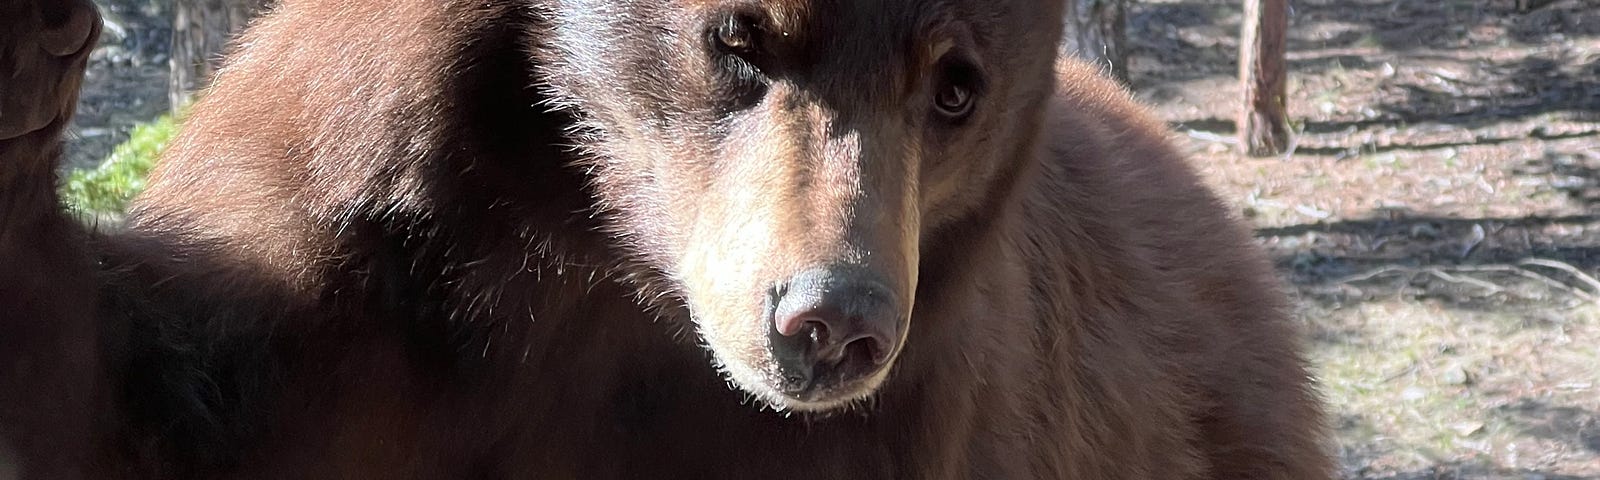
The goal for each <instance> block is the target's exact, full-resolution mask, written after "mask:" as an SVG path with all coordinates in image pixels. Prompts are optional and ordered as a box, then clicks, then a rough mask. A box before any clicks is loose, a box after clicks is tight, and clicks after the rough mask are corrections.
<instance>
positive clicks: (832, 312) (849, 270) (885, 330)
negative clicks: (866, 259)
mask: <svg viewBox="0 0 1600 480" xmlns="http://www.w3.org/2000/svg"><path fill="white" fill-rule="evenodd" d="M780 292H781V293H778V294H777V296H776V297H775V300H776V303H775V304H773V307H772V310H771V313H772V315H773V318H772V320H771V321H772V324H771V325H772V327H773V328H772V330H771V335H769V337H768V339H769V341H770V342H771V343H770V345H771V349H772V350H771V353H772V355H773V358H774V359H775V360H776V361H777V366H778V368H779V369H780V371H781V372H782V373H783V375H784V377H780V378H785V379H787V378H788V377H789V376H794V375H798V376H801V377H805V381H803V382H795V381H792V380H790V381H788V383H789V385H788V387H789V388H791V389H794V388H797V389H798V390H791V391H792V392H794V393H799V392H803V391H810V390H826V389H829V388H833V387H837V386H842V385H844V384H848V383H851V382H854V381H857V380H860V379H863V378H868V377H870V376H872V375H873V374H874V373H875V372H877V371H878V370H879V369H880V368H882V367H883V366H884V365H886V364H888V363H889V359H890V357H891V356H893V355H894V351H895V350H896V348H895V347H896V345H895V343H896V342H897V341H898V339H899V338H900V337H901V335H900V334H899V332H900V330H901V329H902V328H904V325H903V323H904V321H905V318H904V316H903V315H902V312H901V309H900V304H899V302H898V301H897V299H896V295H895V294H894V293H893V290H890V289H889V288H888V287H887V285H886V284H885V283H884V282H882V281H881V277H879V276H878V275H876V274H875V273H874V272H872V271H870V270H868V269H865V268H860V267H846V268H830V269H818V270H813V271H809V272H806V273H803V274H800V275H797V276H795V277H794V278H793V279H791V280H790V281H789V282H788V283H787V284H786V285H785V288H783V289H781V290H780Z"/></svg>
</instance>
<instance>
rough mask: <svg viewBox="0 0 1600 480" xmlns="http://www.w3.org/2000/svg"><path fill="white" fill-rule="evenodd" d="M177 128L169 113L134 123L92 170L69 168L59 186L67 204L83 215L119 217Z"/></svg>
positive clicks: (63, 200)
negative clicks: (124, 140) (65, 178)
mask: <svg viewBox="0 0 1600 480" xmlns="http://www.w3.org/2000/svg"><path fill="white" fill-rule="evenodd" d="M176 131H177V124H176V123H175V122H174V121H173V120H172V117H171V116H169V115H164V116H162V117H160V118H157V119H155V120H153V121H151V122H150V123H145V124H140V125H137V126H134V127H133V133H132V134H131V135H129V137H128V141H126V142H123V143H122V144H121V145H118V146H117V148H116V149H114V150H112V152H111V156H110V157H108V158H106V161H105V162H103V163H101V164H100V166H99V167H96V168H94V169H92V170H79V171H76V172H72V174H71V175H70V176H68V177H67V181H66V183H65V184H64V185H62V187H61V200H62V202H63V203H65V204H66V205H67V208H69V209H71V210H73V211H74V212H75V213H77V214H79V215H82V216H85V217H106V216H111V217H118V216H121V215H122V213H123V212H124V211H126V210H127V208H128V202H129V201H131V200H133V197H134V196H136V195H138V194H139V192H142V191H144V185H145V176H146V175H148V174H149V173H150V167H151V166H153V165H155V161H156V157H158V156H160V155H161V151H162V149H164V148H165V147H166V145H167V141H168V140H170V139H171V138H172V135H173V134H174V133H175V132H176Z"/></svg>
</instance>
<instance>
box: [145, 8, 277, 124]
mask: <svg viewBox="0 0 1600 480" xmlns="http://www.w3.org/2000/svg"><path fill="white" fill-rule="evenodd" d="M269 1H270V0H175V1H174V2H173V3H174V5H173V12H172V13H173V15H172V52H171V56H170V58H171V60H170V61H171V67H172V79H171V83H170V84H169V85H170V87H169V89H168V97H169V98H170V99H171V100H172V110H173V112H177V111H178V109H179V108H182V107H183V105H185V104H187V103H188V102H189V99H190V96H191V95H193V94H194V92H195V91H197V90H199V89H201V88H204V87H205V85H206V83H207V82H210V81H211V77H212V75H213V74H214V73H215V71H216V68H217V66H218V63H219V62H220V61H221V58H222V54H223V49H224V48H226V47H227V46H228V42H229V41H231V40H232V39H233V37H234V35H237V34H238V33H239V31H240V30H242V29H243V27H244V26H245V24H247V23H248V22H249V21H250V19H251V18H254V17H255V15H256V14H258V13H260V12H261V11H262V10H264V9H265V8H266V6H267V4H268V2H269Z"/></svg>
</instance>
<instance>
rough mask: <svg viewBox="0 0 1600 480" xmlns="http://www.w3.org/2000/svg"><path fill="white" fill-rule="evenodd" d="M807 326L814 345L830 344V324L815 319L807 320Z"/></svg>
mask: <svg viewBox="0 0 1600 480" xmlns="http://www.w3.org/2000/svg"><path fill="white" fill-rule="evenodd" d="M805 326H806V327H808V328H809V329H810V336H811V342H812V343H814V344H817V345H823V344H826V343H827V342H828V324H827V323H826V322H823V321H822V320H820V319H815V318H813V319H810V320H806V321H805Z"/></svg>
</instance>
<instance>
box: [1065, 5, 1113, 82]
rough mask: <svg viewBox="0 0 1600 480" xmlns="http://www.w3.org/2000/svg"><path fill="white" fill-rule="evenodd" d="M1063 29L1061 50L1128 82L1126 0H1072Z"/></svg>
mask: <svg viewBox="0 0 1600 480" xmlns="http://www.w3.org/2000/svg"><path fill="white" fill-rule="evenodd" d="M1066 17H1067V18H1065V19H1064V23H1065V25H1064V26H1063V29H1062V31H1061V47H1062V48H1061V49H1062V51H1063V52H1070V53H1074V54H1076V55H1078V56H1079V57H1081V58H1083V59H1085V60H1088V61H1090V62H1093V63H1094V64H1096V65H1100V66H1101V67H1104V68H1105V69H1106V73H1107V74H1109V75H1111V76H1112V77H1113V78H1116V79H1117V80H1118V81H1120V82H1122V83H1123V84H1124V85H1127V84H1128V57H1127V51H1126V49H1125V47H1124V45H1125V44H1126V39H1127V23H1128V22H1127V17H1128V15H1127V0H1071V1H1070V2H1068V5H1067V12H1066Z"/></svg>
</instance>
